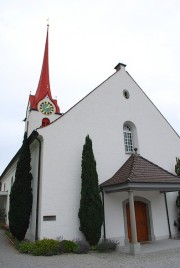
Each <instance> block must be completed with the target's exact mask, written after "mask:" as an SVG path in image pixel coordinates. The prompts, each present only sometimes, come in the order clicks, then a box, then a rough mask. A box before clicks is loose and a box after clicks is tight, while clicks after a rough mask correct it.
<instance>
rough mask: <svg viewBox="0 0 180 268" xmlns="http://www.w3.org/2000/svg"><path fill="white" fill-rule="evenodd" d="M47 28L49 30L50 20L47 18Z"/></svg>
mask: <svg viewBox="0 0 180 268" xmlns="http://www.w3.org/2000/svg"><path fill="white" fill-rule="evenodd" d="M46 21H47V28H49V18H47V20H46Z"/></svg>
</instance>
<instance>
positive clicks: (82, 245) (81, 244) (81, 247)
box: [73, 240, 90, 254]
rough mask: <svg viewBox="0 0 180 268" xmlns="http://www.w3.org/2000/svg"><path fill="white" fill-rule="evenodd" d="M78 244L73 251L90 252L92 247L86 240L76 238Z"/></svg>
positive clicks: (77, 252)
mask: <svg viewBox="0 0 180 268" xmlns="http://www.w3.org/2000/svg"><path fill="white" fill-rule="evenodd" d="M75 243H76V246H75V248H74V249H73V252H74V253H76V254H82V253H88V251H89V249H90V247H89V244H88V243H87V242H86V241H82V240H76V241H75Z"/></svg>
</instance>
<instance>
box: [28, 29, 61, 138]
mask: <svg viewBox="0 0 180 268" xmlns="http://www.w3.org/2000/svg"><path fill="white" fill-rule="evenodd" d="M48 31H49V25H47V36H46V43H45V50H44V59H43V64H42V70H41V75H40V79H39V84H38V87H37V90H36V94H35V95H31V94H30V96H29V101H28V106H27V111H26V118H25V131H26V132H27V134H28V136H29V135H30V134H31V133H32V131H33V130H35V129H37V128H39V127H45V126H47V125H49V124H50V123H51V122H53V121H54V120H55V119H57V118H58V117H60V115H61V114H60V109H59V106H58V103H57V100H56V99H53V98H52V95H51V88H50V80H49V61H48Z"/></svg>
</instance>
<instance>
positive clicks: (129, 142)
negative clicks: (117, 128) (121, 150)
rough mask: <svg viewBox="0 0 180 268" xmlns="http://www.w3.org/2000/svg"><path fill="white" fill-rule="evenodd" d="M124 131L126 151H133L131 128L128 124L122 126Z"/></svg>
mask: <svg viewBox="0 0 180 268" xmlns="http://www.w3.org/2000/svg"><path fill="white" fill-rule="evenodd" d="M123 133H124V146H125V152H126V153H133V137H132V135H133V134H132V130H131V127H130V126H129V125H124V127H123Z"/></svg>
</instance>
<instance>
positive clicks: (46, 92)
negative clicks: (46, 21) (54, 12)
mask: <svg viewBox="0 0 180 268" xmlns="http://www.w3.org/2000/svg"><path fill="white" fill-rule="evenodd" d="M48 28H49V25H47V36H46V43H45V50H44V58H43V64H42V70H41V75H40V79H39V84H38V87H37V90H36V94H35V95H30V96H29V101H30V107H31V109H35V110H36V109H37V104H38V103H39V101H41V100H42V99H44V98H45V97H46V96H48V98H49V99H50V100H51V101H52V102H53V103H54V105H55V107H56V113H59V112H60V110H59V107H58V104H57V100H55V99H53V98H52V95H51V88H50V80H49V60H48Z"/></svg>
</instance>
